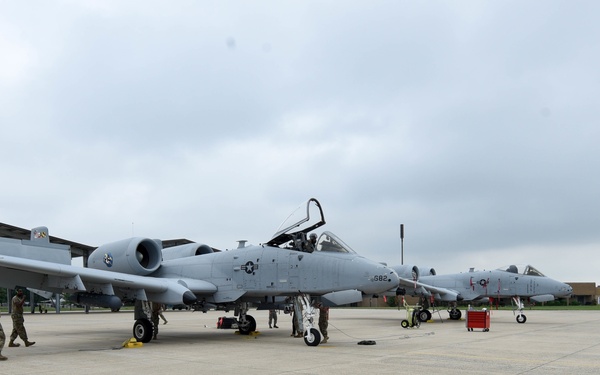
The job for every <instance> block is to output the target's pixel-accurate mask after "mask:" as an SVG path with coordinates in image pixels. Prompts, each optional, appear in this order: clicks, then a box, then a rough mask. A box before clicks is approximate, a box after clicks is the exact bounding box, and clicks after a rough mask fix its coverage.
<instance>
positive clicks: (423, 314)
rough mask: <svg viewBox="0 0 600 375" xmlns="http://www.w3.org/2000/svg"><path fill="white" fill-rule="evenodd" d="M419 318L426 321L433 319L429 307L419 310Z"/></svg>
mask: <svg viewBox="0 0 600 375" xmlns="http://www.w3.org/2000/svg"><path fill="white" fill-rule="evenodd" d="M418 316H419V320H420V321H421V322H426V321H428V320H429V319H431V312H430V311H429V310H427V309H425V310H421V311H419V315H418Z"/></svg>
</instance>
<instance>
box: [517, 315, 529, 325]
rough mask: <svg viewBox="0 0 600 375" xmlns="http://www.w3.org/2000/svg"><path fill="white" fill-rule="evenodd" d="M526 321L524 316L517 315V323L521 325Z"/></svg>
mask: <svg viewBox="0 0 600 375" xmlns="http://www.w3.org/2000/svg"><path fill="white" fill-rule="evenodd" d="M526 321H527V317H526V316H525V315H524V314H520V315H517V323H519V324H523V323H525V322H526Z"/></svg>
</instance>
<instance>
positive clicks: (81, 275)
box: [0, 198, 399, 346]
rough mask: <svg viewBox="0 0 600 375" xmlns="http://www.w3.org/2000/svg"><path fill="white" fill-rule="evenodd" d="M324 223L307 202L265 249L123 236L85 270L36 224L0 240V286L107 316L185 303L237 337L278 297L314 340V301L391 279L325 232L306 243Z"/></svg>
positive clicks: (339, 300) (137, 331)
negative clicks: (230, 317)
mask: <svg viewBox="0 0 600 375" xmlns="http://www.w3.org/2000/svg"><path fill="white" fill-rule="evenodd" d="M324 224H325V219H324V216H323V210H322V208H321V205H320V203H319V202H318V201H317V200H316V199H314V198H311V199H309V200H308V201H307V202H306V203H304V204H303V205H301V206H300V207H299V208H298V209H297V210H296V211H295V213H293V214H292V215H290V216H289V217H288V219H287V220H286V221H284V223H283V224H282V225H281V226H280V229H279V230H278V231H277V232H276V233H275V234H274V235H273V237H272V238H271V239H270V240H269V241H268V242H266V243H264V244H260V245H258V246H252V245H246V244H245V242H244V241H240V243H239V245H238V248H236V249H233V250H229V251H218V250H216V249H213V248H211V247H210V246H208V245H205V244H199V243H193V244H186V245H181V246H175V247H170V248H166V249H162V242H161V241H160V240H154V239H150V238H129V239H125V240H122V241H118V242H113V243H109V244H106V245H102V246H100V247H98V248H97V249H96V250H94V252H93V253H92V254H91V255H90V257H89V259H88V267H77V266H72V265H71V253H70V248H69V247H68V246H65V245H60V244H55V243H50V242H49V236H48V229H47V228H46V227H38V228H34V229H33V230H32V231H31V239H30V240H14V239H7V238H0V285H1V286H4V287H9V288H13V287H15V286H17V285H18V286H24V287H31V288H36V289H40V290H45V291H49V292H52V293H63V292H67V293H70V294H72V295H73V297H72V298H73V300H74V301H76V302H78V303H80V304H85V305H91V306H101V307H110V308H111V309H113V310H115V309H118V308H120V307H121V305H122V303H123V302H124V301H132V302H133V301H138V303H139V301H151V302H156V303H163V304H169V305H181V304H184V305H188V306H191V307H193V308H194V309H196V310H203V311H206V310H208V309H218V310H224V311H229V310H234V315H235V316H236V317H237V319H236V320H237V323H238V327H239V331H240V333H241V334H246V335H247V334H249V333H250V332H253V331H255V330H256V320H255V319H254V318H253V317H252V316H251V315H249V314H248V311H249V309H250V308H251V306H257V307H258V308H259V309H269V308H275V307H276V306H278V305H279V304H282V303H283V301H284V299H285V298H286V297H299V296H301V297H302V298H298V300H301V301H304V302H303V303H304V309H303V317H304V322H303V323H304V341H305V343H306V344H307V345H309V346H316V345H318V344H319V343H320V339H321V337H320V333H319V331H318V330H317V329H316V328H314V324H313V321H312V319H313V317H314V316H315V314H314V308H313V303H312V301H311V299H310V298H307V296H315V297H318V298H319V299H320V301H322V302H323V303H324V304H326V305H329V306H333V305H340V304H348V303H353V302H358V301H361V300H362V296H363V295H373V294H378V293H381V292H384V291H385V290H389V289H390V288H394V287H395V286H396V285H398V282H399V279H398V275H397V274H396V273H395V272H394V270H392V269H391V268H388V267H386V266H384V265H382V264H380V263H378V262H375V261H371V260H369V259H366V258H364V257H361V256H359V255H358V254H356V253H355V252H354V251H353V250H352V249H351V248H350V247H349V246H347V245H346V244H345V243H344V242H343V241H342V240H341V239H339V238H338V237H337V236H335V235H334V234H333V233H330V232H323V233H321V235H320V237H319V239H318V240H317V242H316V243H314V242H312V241H310V240H309V239H308V238H307V235H308V233H309V232H311V231H313V230H315V229H317V228H319V227H321V226H322V225H324ZM135 319H137V320H136V321H135V323H134V326H133V335H134V337H135V338H136V339H137V340H138V341H141V342H148V341H150V339H151V338H152V328H153V327H152V323H151V322H150V320H149V319H148V317H147V316H146V314H143V313H141V312H139V311H137V312H136V314H135Z"/></svg>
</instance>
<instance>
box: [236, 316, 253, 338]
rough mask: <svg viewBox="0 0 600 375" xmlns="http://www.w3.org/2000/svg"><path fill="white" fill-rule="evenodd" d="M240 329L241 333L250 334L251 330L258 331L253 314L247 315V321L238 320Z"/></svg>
mask: <svg viewBox="0 0 600 375" xmlns="http://www.w3.org/2000/svg"><path fill="white" fill-rule="evenodd" d="M238 329H239V330H240V334H242V335H249V334H250V332H254V331H256V320H255V319H254V317H253V316H252V315H246V321H245V322H242V321H238Z"/></svg>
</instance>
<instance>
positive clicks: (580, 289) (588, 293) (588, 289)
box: [567, 282, 600, 305]
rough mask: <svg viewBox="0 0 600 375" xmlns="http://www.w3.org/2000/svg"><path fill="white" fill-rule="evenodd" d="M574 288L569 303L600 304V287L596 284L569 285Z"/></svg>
mask: <svg viewBox="0 0 600 375" xmlns="http://www.w3.org/2000/svg"><path fill="white" fill-rule="evenodd" d="M567 284H569V285H570V286H571V287H572V288H573V296H572V297H571V298H569V301H577V303H579V304H580V305H595V304H599V303H600V298H599V296H600V293H599V291H600V287H597V286H596V283H569V282H567Z"/></svg>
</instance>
